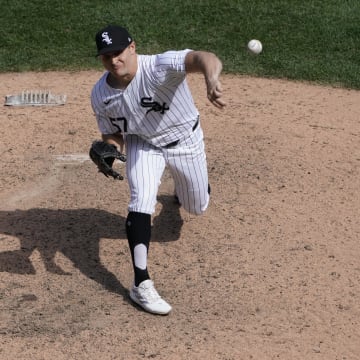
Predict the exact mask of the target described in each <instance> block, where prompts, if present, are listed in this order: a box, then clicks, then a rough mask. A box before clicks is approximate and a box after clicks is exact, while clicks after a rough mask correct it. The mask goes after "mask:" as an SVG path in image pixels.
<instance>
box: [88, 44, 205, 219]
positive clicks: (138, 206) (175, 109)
mask: <svg viewBox="0 0 360 360" xmlns="http://www.w3.org/2000/svg"><path fill="white" fill-rule="evenodd" d="M188 51H190V50H183V51H169V52H166V53H163V54H159V55H137V56H138V70H137V73H136V75H135V77H134V78H133V79H132V81H131V82H130V84H129V85H128V86H127V88H126V89H125V90H118V89H113V88H111V87H110V86H109V85H108V84H107V82H106V78H107V75H108V73H107V72H106V73H104V75H103V76H102V77H101V78H100V80H99V81H98V82H97V84H96V85H95V86H94V88H93V91H92V93H91V102H92V107H93V110H94V112H95V115H96V118H97V122H98V126H99V129H100V132H101V133H103V134H113V133H115V132H118V131H119V130H120V131H121V132H122V133H123V134H124V135H125V136H124V138H125V144H126V153H127V162H126V171H127V178H128V182H129V186H130V193H131V198H130V203H129V207H128V209H129V211H130V212H139V213H145V214H152V213H153V212H154V211H155V205H156V196H157V193H158V189H159V186H160V183H161V177H162V174H163V172H164V169H165V166H168V167H169V169H170V171H171V174H172V176H173V178H174V182H175V190H176V194H177V196H178V198H179V200H180V203H181V204H182V206H183V207H184V208H185V209H186V210H187V211H188V212H190V213H194V214H201V213H203V212H204V211H205V210H206V208H207V206H208V202H209V194H208V173H207V164H206V155H205V149H204V141H203V132H202V129H201V126H200V125H198V126H197V128H196V130H195V131H193V126H194V124H195V123H196V121H197V119H198V117H199V113H198V110H197V108H196V107H195V104H194V102H193V98H192V95H191V93H190V89H189V87H188V85H187V82H186V78H185V63H184V59H185V56H186V54H187V52H188ZM174 141H178V143H177V145H176V146H174V147H170V148H165V146H166V145H168V144H170V143H172V142H174Z"/></svg>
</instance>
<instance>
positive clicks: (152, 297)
mask: <svg viewBox="0 0 360 360" xmlns="http://www.w3.org/2000/svg"><path fill="white" fill-rule="evenodd" d="M140 291H141V292H140V296H141V297H142V298H143V299H144V300H146V301H148V302H153V301H156V300H159V299H160V295H159V294H158V292H157V291H156V289H155V288H154V286H153V285H152V284H149V285H148V286H146V287H145V286H144V287H141V290H140Z"/></svg>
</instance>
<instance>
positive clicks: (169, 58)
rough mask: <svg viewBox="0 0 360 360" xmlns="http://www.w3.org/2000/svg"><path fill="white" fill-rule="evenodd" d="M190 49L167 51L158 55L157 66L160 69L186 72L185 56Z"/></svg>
mask: <svg viewBox="0 0 360 360" xmlns="http://www.w3.org/2000/svg"><path fill="white" fill-rule="evenodd" d="M190 51H192V50H190V49H185V50H181V51H174V50H170V51H166V52H164V53H162V54H158V55H157V56H156V61H155V66H156V67H157V69H158V70H159V71H173V72H180V73H185V57H186V55H187V53H189V52H190Z"/></svg>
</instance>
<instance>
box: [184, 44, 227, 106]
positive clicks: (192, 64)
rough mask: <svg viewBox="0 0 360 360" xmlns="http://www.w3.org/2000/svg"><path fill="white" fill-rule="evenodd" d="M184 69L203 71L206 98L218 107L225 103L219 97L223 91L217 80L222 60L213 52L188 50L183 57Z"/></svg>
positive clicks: (187, 70) (190, 71) (189, 71)
mask: <svg viewBox="0 0 360 360" xmlns="http://www.w3.org/2000/svg"><path fill="white" fill-rule="evenodd" d="M185 70H186V72H187V73H192V72H201V73H203V75H204V77H205V83H206V89H207V96H208V99H209V100H210V101H211V102H212V104H213V105H215V106H216V107H218V108H223V107H224V106H225V105H226V103H225V102H224V100H223V99H222V98H221V97H222V95H223V92H222V86H221V83H220V80H219V77H220V74H221V71H222V62H221V60H220V59H219V58H218V57H217V56H216V55H215V54H214V53H211V52H207V51H190V52H188V53H187V54H186V57H185Z"/></svg>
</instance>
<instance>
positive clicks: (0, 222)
mask: <svg viewBox="0 0 360 360" xmlns="http://www.w3.org/2000/svg"><path fill="white" fill-rule="evenodd" d="M159 202H161V203H162V210H161V212H160V213H159V215H158V216H156V217H155V218H154V225H153V233H154V234H155V235H156V236H155V237H154V239H153V241H162V242H164V241H175V240H177V239H178V238H179V236H180V229H181V226H182V223H183V222H182V219H181V217H180V212H179V206H178V205H176V204H174V201H173V197H168V196H161V197H160V198H159ZM165 226H166V229H168V230H169V231H167V230H164V229H163V227H165ZM0 233H2V234H5V235H10V236H13V237H16V238H18V239H19V240H20V249H17V250H12V251H3V252H0V272H9V273H15V274H27V275H29V274H35V268H34V266H33V265H32V263H31V259H30V256H31V254H32V252H33V251H34V250H35V249H36V250H38V251H39V253H40V254H41V258H42V260H43V263H44V266H45V268H46V270H47V271H48V272H51V273H54V274H59V275H70V274H69V273H67V272H65V271H63V270H62V269H61V268H60V267H59V266H58V265H57V264H56V263H55V255H56V253H57V252H60V253H62V254H63V255H64V256H66V257H67V258H68V259H69V260H71V261H72V263H73V265H74V266H75V267H76V268H77V269H79V270H80V271H81V272H82V273H83V274H84V275H85V276H87V277H89V278H91V279H93V280H94V281H96V282H98V283H99V284H101V285H102V286H104V288H106V289H107V290H109V291H112V292H115V293H118V294H121V295H123V296H126V295H127V290H126V289H125V288H124V286H123V285H122V284H121V283H120V282H119V281H118V279H117V278H116V277H115V275H114V274H113V273H111V272H110V271H108V270H107V269H106V267H105V266H104V265H103V264H102V263H101V259H100V255H99V254H100V252H99V250H100V249H99V246H100V239H101V238H108V239H119V241H122V240H124V241H127V240H126V232H125V218H124V217H122V216H119V215H116V214H113V213H110V212H108V211H104V210H100V209H67V210H53V209H45V208H34V209H29V210H15V211H0ZM164 233H165V235H162V234H164Z"/></svg>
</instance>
